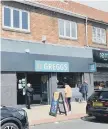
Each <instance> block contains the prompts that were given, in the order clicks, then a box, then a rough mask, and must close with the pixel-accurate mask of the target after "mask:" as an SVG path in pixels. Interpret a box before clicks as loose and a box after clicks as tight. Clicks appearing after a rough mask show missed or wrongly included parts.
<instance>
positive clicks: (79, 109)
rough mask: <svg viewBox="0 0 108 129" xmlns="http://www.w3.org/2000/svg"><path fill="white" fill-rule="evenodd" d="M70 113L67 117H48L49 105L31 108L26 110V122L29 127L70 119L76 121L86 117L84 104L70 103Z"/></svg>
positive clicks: (58, 115)
mask: <svg viewBox="0 0 108 129" xmlns="http://www.w3.org/2000/svg"><path fill="white" fill-rule="evenodd" d="M71 105H72V113H71V114H69V115H67V116H66V115H64V114H62V115H60V114H57V116H56V117H53V116H50V115H49V111H50V105H42V106H31V109H26V108H23V109H24V110H26V112H27V114H28V120H29V124H30V126H33V125H37V124H45V123H53V122H60V121H67V120H72V119H78V118H81V117H84V116H86V110H85V109H86V103H85V102H82V103H78V102H72V103H71Z"/></svg>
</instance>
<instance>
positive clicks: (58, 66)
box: [35, 60, 69, 72]
mask: <svg viewBox="0 0 108 129" xmlns="http://www.w3.org/2000/svg"><path fill="white" fill-rule="evenodd" d="M35 71H40V72H69V63H68V62H56V61H39V60H35Z"/></svg>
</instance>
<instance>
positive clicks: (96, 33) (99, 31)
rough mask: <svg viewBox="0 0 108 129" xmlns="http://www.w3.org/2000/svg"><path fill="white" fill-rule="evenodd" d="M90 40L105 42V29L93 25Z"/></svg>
mask: <svg viewBox="0 0 108 129" xmlns="http://www.w3.org/2000/svg"><path fill="white" fill-rule="evenodd" d="M92 41H93V42H95V43H98V44H106V30H105V29H103V28H98V27H93V29H92Z"/></svg>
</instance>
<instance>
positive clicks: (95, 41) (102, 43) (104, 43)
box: [92, 26, 107, 45]
mask: <svg viewBox="0 0 108 129" xmlns="http://www.w3.org/2000/svg"><path fill="white" fill-rule="evenodd" d="M93 28H95V29H96V32H95V35H96V36H95V39H96V40H94V34H93ZM98 29H100V35H101V36H100V37H101V42H98V37H97V34H98V32H97V30H98ZM102 29H103V30H104V31H105V42H102V41H103V39H102ZM92 42H93V43H96V44H100V45H106V44H107V32H106V29H105V28H102V27H96V26H92Z"/></svg>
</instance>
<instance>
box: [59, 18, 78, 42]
mask: <svg viewBox="0 0 108 129" xmlns="http://www.w3.org/2000/svg"><path fill="white" fill-rule="evenodd" d="M60 21H64V36H63V35H61V34H60V26H59V23H60ZM66 22H70V36H66ZM71 23H75V28H76V37H72V30H71V26H72V24H71ZM58 31H59V37H60V38H64V39H72V40H77V39H78V25H77V22H74V21H69V20H64V19H58Z"/></svg>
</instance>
